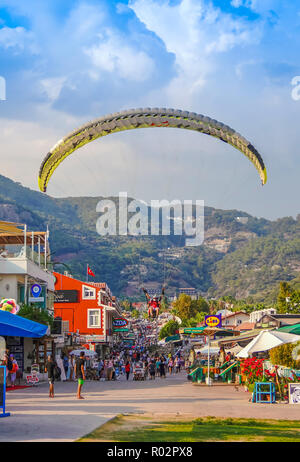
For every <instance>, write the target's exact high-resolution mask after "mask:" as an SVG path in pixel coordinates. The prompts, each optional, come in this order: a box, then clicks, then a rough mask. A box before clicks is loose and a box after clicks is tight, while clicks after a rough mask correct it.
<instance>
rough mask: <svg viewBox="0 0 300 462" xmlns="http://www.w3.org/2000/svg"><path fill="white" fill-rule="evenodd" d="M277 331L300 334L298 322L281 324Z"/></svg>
mask: <svg viewBox="0 0 300 462" xmlns="http://www.w3.org/2000/svg"><path fill="white" fill-rule="evenodd" d="M277 330H278V332H287V333H289V334H295V335H300V323H298V324H292V325H291V326H283V327H279V329H277Z"/></svg>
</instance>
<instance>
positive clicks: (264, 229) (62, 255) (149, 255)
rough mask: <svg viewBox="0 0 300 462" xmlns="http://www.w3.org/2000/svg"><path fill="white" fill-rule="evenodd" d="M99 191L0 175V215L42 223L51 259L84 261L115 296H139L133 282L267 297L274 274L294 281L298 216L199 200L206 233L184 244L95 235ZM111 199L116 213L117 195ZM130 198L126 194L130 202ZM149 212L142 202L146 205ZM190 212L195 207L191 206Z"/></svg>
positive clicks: (76, 269) (78, 273) (299, 267)
mask: <svg viewBox="0 0 300 462" xmlns="http://www.w3.org/2000/svg"><path fill="white" fill-rule="evenodd" d="M101 199H104V198H101V197H68V198H62V199H57V198H52V197H50V196H47V195H46V194H42V193H40V192H37V191H32V190H30V189H29V188H26V187H24V186H22V185H21V184H20V183H16V182H14V181H12V180H10V179H9V178H6V177H4V176H1V175H0V220H6V221H16V222H20V223H26V224H27V225H28V228H29V229H30V230H44V229H46V226H47V225H48V226H49V231H50V247H51V253H52V260H53V261H55V262H56V264H57V266H56V267H55V268H56V270H57V271H63V270H64V269H65V267H64V266H59V265H58V262H60V263H64V264H65V265H67V267H68V268H69V269H70V271H71V273H72V274H73V276H74V277H79V278H82V279H85V276H86V265H87V264H89V266H90V267H91V268H92V270H93V271H94V273H95V274H96V279H97V280H100V281H105V282H107V283H108V285H109V287H110V288H111V289H112V291H113V293H115V294H116V295H117V296H120V297H123V296H129V297H130V296H139V295H141V291H140V287H141V286H143V285H145V286H146V287H147V288H153V289H155V290H157V291H160V290H161V286H162V285H163V283H164V282H165V283H166V285H167V294H168V295H174V293H175V291H176V290H177V289H178V288H179V287H195V288H196V289H197V290H199V291H200V292H201V293H202V294H203V295H204V296H209V297H219V296H223V295H232V296H235V297H236V298H243V299H246V298H248V299H252V300H255V301H256V300H257V301H265V300H267V301H272V300H273V299H274V298H275V297H276V290H277V287H278V283H279V281H281V280H286V281H291V282H292V283H293V281H295V283H299V271H300V216H298V217H297V219H293V218H292V217H285V218H281V219H278V220H275V221H270V220H266V219H263V218H255V217H252V216H251V215H249V214H247V213H245V212H242V211H237V210H219V209H214V208H212V207H205V212H204V214H205V220H204V229H205V239H204V243H203V245H200V246H198V247H186V246H184V240H185V236H177V235H174V233H172V234H171V235H170V236H140V237H134V236H100V235H99V234H98V233H97V231H96V222H97V219H98V218H99V216H100V214H99V212H97V211H96V206H97V204H98V202H99V200H101ZM105 199H109V200H111V201H113V202H114V204H115V205H116V210H117V216H118V198H105ZM130 201H131V199H130V198H129V199H128V202H130ZM148 213H150V212H149V209H148ZM193 216H194V217H195V210H194V211H193Z"/></svg>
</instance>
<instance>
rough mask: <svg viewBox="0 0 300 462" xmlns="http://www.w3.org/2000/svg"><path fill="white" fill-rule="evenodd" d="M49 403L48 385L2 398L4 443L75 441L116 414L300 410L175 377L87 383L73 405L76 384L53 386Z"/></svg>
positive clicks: (287, 414) (294, 413) (293, 413)
mask: <svg viewBox="0 0 300 462" xmlns="http://www.w3.org/2000/svg"><path fill="white" fill-rule="evenodd" d="M55 393H56V396H55V398H54V399H49V398H48V384H46V383H44V384H40V385H39V386H38V387H36V388H28V389H22V390H15V391H12V392H8V393H7V401H6V410H7V411H8V412H11V416H10V417H7V418H3V419H0V442H3V441H22V442H23V441H39V442H41V441H60V442H62V441H74V440H76V439H78V438H79V437H81V436H84V435H85V434H87V433H89V432H90V431H92V430H94V429H95V428H97V427H98V426H100V425H102V424H103V423H105V422H106V421H107V420H109V419H110V418H112V417H114V416H115V415H116V414H119V413H144V412H145V413H154V414H178V413H179V414H186V415H190V416H191V417H194V416H195V417H196V416H197V417H200V416H208V415H214V416H217V417H252V418H272V419H291V420H298V419H299V415H300V412H299V411H300V408H299V406H297V405H289V404H254V403H251V402H249V401H248V400H249V396H250V394H249V393H246V392H244V391H243V389H242V387H241V388H240V390H239V391H235V389H234V387H232V386H228V385H224V386H223V385H214V386H212V387H208V386H205V385H204V386H193V385H192V384H191V383H190V382H188V381H187V380H186V374H185V373H184V372H183V373H180V374H177V375H173V376H171V377H169V376H167V378H166V379H160V378H156V380H155V381H150V380H147V381H146V382H135V381H132V380H129V381H128V382H126V380H125V379H124V378H123V377H122V378H121V380H120V381H116V382H86V383H85V384H84V387H83V396H84V397H85V400H76V399H75V393H76V383H75V382H74V383H70V382H58V383H56V384H55Z"/></svg>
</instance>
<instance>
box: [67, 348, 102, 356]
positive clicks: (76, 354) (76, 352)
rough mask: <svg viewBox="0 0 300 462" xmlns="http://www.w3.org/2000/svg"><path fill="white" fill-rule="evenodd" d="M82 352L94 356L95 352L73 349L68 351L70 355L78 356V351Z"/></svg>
mask: <svg viewBox="0 0 300 462" xmlns="http://www.w3.org/2000/svg"><path fill="white" fill-rule="evenodd" d="M82 351H83V352H84V354H85V356H96V355H97V353H96V352H95V351H92V350H84V349H83V350H73V351H71V353H69V354H70V355H74V356H80V353H81V352H82Z"/></svg>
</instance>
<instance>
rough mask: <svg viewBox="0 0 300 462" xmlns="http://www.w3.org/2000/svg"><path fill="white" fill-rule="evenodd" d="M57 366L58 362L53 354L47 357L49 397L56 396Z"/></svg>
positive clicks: (46, 368) (46, 369)
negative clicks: (55, 374)
mask: <svg viewBox="0 0 300 462" xmlns="http://www.w3.org/2000/svg"><path fill="white" fill-rule="evenodd" d="M55 366H56V362H55V361H54V359H53V356H52V355H49V356H48V358H47V363H46V367H45V372H48V382H49V398H54V381H55V376H54V371H55Z"/></svg>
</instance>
